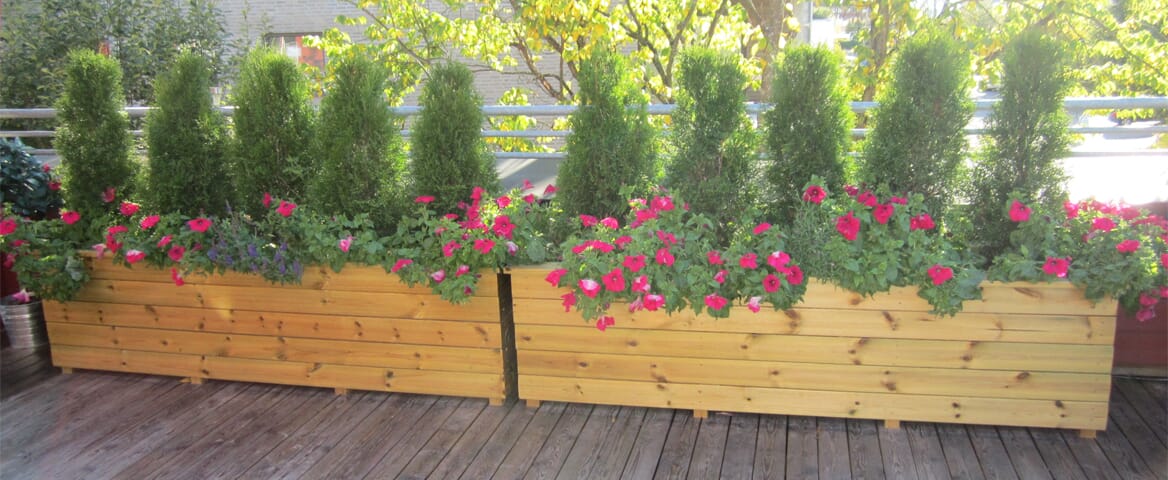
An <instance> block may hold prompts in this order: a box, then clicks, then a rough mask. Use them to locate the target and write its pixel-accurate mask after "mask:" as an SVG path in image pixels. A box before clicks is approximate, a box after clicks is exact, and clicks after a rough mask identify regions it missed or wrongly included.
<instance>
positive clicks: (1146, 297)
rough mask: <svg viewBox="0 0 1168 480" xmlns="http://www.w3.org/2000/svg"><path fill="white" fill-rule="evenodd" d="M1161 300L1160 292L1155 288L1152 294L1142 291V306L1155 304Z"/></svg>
mask: <svg viewBox="0 0 1168 480" xmlns="http://www.w3.org/2000/svg"><path fill="white" fill-rule="evenodd" d="M1159 301H1160V292H1157V291H1155V290H1152V293H1151V294H1148V293H1141V294H1140V305H1141V306H1144V307H1151V306H1155V305H1156V303H1158V302H1159Z"/></svg>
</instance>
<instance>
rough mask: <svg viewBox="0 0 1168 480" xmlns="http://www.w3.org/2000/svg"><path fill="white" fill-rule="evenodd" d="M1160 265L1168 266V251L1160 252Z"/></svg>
mask: <svg viewBox="0 0 1168 480" xmlns="http://www.w3.org/2000/svg"><path fill="white" fill-rule="evenodd" d="M1160 265H1161V266H1163V267H1164V268H1168V253H1161V254H1160Z"/></svg>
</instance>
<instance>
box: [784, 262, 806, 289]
mask: <svg viewBox="0 0 1168 480" xmlns="http://www.w3.org/2000/svg"><path fill="white" fill-rule="evenodd" d="M787 283H788V284H791V285H801V284H803V269H802V268H799V266H798V265H791V268H790V269H788V270H787Z"/></svg>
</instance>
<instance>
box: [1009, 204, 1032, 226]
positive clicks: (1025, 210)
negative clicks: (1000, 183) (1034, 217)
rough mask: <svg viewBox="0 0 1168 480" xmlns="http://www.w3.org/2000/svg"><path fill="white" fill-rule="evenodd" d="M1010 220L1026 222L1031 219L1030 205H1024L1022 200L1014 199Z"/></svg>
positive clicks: (1011, 205)
mask: <svg viewBox="0 0 1168 480" xmlns="http://www.w3.org/2000/svg"><path fill="white" fill-rule="evenodd" d="M1010 220H1012V221H1014V222H1025V221H1027V220H1030V207H1027V206H1026V205H1023V204H1022V202H1019V201H1017V200H1014V203H1011V204H1010Z"/></svg>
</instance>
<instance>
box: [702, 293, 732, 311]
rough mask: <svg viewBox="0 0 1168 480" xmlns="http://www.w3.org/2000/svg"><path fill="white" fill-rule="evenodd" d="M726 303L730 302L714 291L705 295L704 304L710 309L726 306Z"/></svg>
mask: <svg viewBox="0 0 1168 480" xmlns="http://www.w3.org/2000/svg"><path fill="white" fill-rule="evenodd" d="M727 303H730V302H729V301H728V300H726V299H725V298H724V297H722V296H721V295H718V294H716V293H711V294H709V295H706V306H707V307H710V310H715V311H717V310H721V309H723V308H726V304H727Z"/></svg>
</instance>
